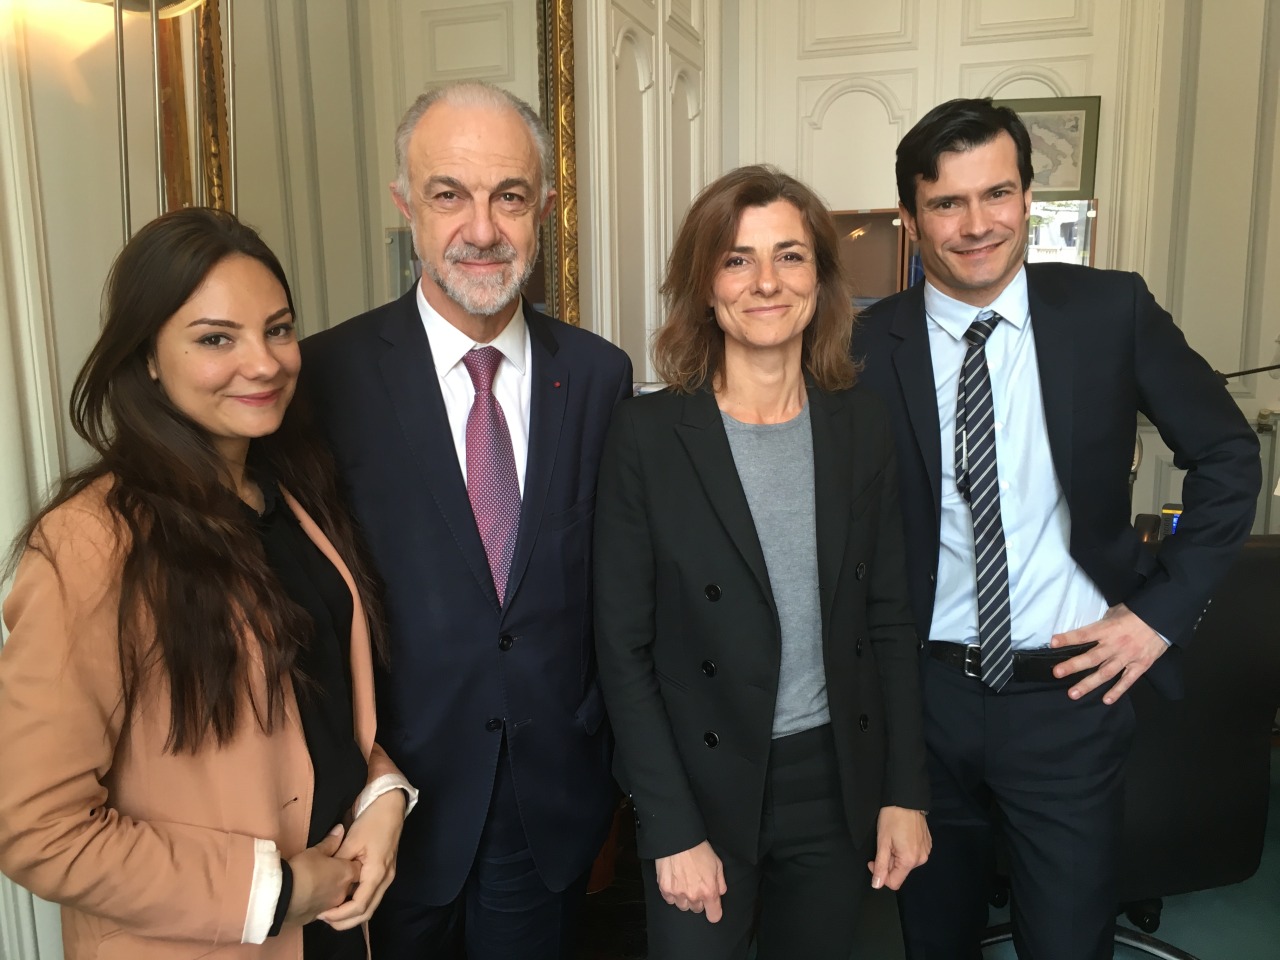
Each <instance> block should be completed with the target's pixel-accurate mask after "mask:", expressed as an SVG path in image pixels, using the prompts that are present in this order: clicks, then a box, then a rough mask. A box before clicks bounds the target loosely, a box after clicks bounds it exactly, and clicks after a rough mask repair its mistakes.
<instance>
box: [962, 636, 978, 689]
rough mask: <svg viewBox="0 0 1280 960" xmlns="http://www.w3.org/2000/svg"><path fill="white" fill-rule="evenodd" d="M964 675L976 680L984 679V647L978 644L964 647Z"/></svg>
mask: <svg viewBox="0 0 1280 960" xmlns="http://www.w3.org/2000/svg"><path fill="white" fill-rule="evenodd" d="M964 675H965V676H966V677H973V678H974V679H975V680H981V679H982V647H981V646H979V645H978V644H976V643H966V644H965V646H964Z"/></svg>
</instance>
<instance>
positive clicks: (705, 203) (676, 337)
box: [653, 164, 858, 393]
mask: <svg viewBox="0 0 1280 960" xmlns="http://www.w3.org/2000/svg"><path fill="white" fill-rule="evenodd" d="M776 200H785V201H786V202H787V203H790V204H791V205H792V206H793V207H795V208H796V209H797V210H798V211H799V212H800V217H801V219H802V220H804V224H805V227H806V228H807V229H808V231H809V237H810V239H811V240H812V242H813V255H814V261H815V264H816V266H817V270H818V305H817V309H816V311H815V313H814V317H813V320H812V321H810V323H809V325H808V326H807V327H805V331H804V336H803V339H802V352H801V363H802V364H803V366H804V370H805V372H806V373H808V374H809V376H811V377H812V378H813V379H814V382H816V383H817V384H818V386H819V387H821V388H822V389H824V390H843V389H846V388H848V387H851V386H853V384H854V381H855V380H856V379H857V375H858V366H857V364H855V363H854V362H853V360H852V359H850V356H849V341H850V338H851V337H852V336H853V322H854V309H853V296H852V293H851V292H850V287H849V283H848V279H847V278H846V277H845V272H844V267H843V266H842V265H841V262H840V252H839V251H840V247H839V239H838V236H837V234H836V228H835V224H834V223H833V222H832V220H831V214H830V213H829V212H828V211H827V208H826V207H825V206H824V205H823V203H822V201H821V200H820V199H818V195H817V194H815V193H814V192H813V191H812V190H810V189H809V188H808V187H807V186H805V185H804V184H803V183H801V182H800V181H799V180H797V179H796V178H795V177H791V176H788V175H787V174H785V173H783V172H782V171H781V170H778V169H777V168H775V167H771V166H766V165H763V164H760V165H756V166H750V167H739V168H738V169H736V170H730V171H729V172H728V173H726V174H725V175H724V176H722V177H720V178H719V179H718V180H716V181H714V182H713V183H710V184H708V185H707V186H706V188H704V189H703V191H702V192H701V193H700V194H698V196H697V199H695V200H694V201H693V205H692V206H691V207H690V208H689V212H688V213H686V214H685V217H684V222H683V223H681V224H680V230H679V232H677V234H676V241H675V244H674V245H673V246H672V247H671V256H670V257H669V258H668V259H667V276H666V279H665V280H663V282H662V295H663V299H664V300H665V301H666V306H667V319H666V321H665V322H664V323H663V325H662V326H661V327H659V328H658V331H657V333H656V334H655V336H654V340H653V365H654V367H655V368H656V369H657V371H658V376H659V377H661V378H662V379H663V380H665V381H666V382H667V383H669V384H671V385H672V386H673V387H675V389H676V390H677V391H679V392H681V393H691V392H692V391H694V390H696V389H698V388H699V387H701V386H703V385H704V384H714V382H715V378H716V376H717V374H719V373H721V372H722V371H721V367H722V366H723V365H724V331H723V330H721V329H720V325H719V324H718V323H717V322H716V318H715V316H714V314H713V313H712V312H711V311H710V310H709V308H708V307H707V299H708V297H710V296H711V290H712V287H713V286H714V284H715V280H716V274H717V272H718V271H719V270H720V267H721V265H722V262H723V260H724V255H725V254H726V253H728V252H729V250H730V248H731V247H732V246H733V243H734V239H735V238H736V237H737V234H738V221H739V220H740V219H741V218H742V211H743V210H745V209H747V207H766V206H768V205H769V204H771V203H773V202H774V201H776Z"/></svg>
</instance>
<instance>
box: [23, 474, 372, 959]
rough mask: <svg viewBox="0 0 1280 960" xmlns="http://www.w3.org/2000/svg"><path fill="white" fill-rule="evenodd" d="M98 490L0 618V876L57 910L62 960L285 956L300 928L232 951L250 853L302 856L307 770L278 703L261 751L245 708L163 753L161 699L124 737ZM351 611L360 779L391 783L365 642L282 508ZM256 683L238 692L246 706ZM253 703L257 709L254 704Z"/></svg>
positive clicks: (36, 560)
mask: <svg viewBox="0 0 1280 960" xmlns="http://www.w3.org/2000/svg"><path fill="white" fill-rule="evenodd" d="M106 489H107V481H101V482H99V483H97V484H95V485H93V486H92V487H90V488H89V489H88V490H86V491H84V492H83V493H82V494H80V495H79V496H77V497H75V498H73V499H72V500H71V501H69V502H68V503H66V504H64V505H62V506H61V507H59V508H58V509H57V510H55V511H53V512H52V513H50V514H49V515H48V516H47V517H46V518H45V520H44V521H43V523H42V525H41V529H40V533H39V536H41V537H42V538H43V541H44V543H45V545H46V550H45V553H47V554H48V557H46V556H45V555H44V554H42V553H40V552H37V551H35V550H31V549H28V550H27V552H26V554H25V555H24V556H23V558H22V561H21V563H20V565H19V567H18V572H17V576H16V579H15V581H14V586H13V591H12V593H11V594H10V595H9V597H8V599H7V600H6V602H5V604H4V622H5V625H6V626H7V627H8V629H9V631H10V636H9V639H8V642H7V644H6V645H5V647H4V649H3V651H2V652H0V871H3V872H4V873H5V874H6V875H8V876H9V877H11V878H12V879H13V880H15V881H16V882H17V883H19V884H21V885H22V886H24V887H27V888H28V889H29V890H31V891H32V892H33V893H35V894H37V895H39V896H41V897H44V898H45V899H47V900H52V901H56V902H59V903H61V904H62V905H63V908H62V926H63V944H64V948H65V952H66V956H67V960H82V958H89V957H93V958H99V960H117V958H118V960H160V958H164V960H171V958H172V960H178V958H193V957H205V956H215V957H218V958H224V957H225V958H234V957H254V958H296V957H299V956H300V955H301V953H302V936H301V930H300V928H298V927H294V926H289V927H285V929H284V931H283V932H282V933H281V934H280V935H279V936H278V937H273V938H270V939H269V940H268V941H267V942H266V943H265V944H262V945H260V946H255V945H241V943H240V941H241V937H242V935H243V933H244V926H245V917H246V913H247V910H248V899H249V889H250V884H251V882H252V879H253V868H254V838H262V839H268V840H273V841H275V843H276V845H277V846H278V847H279V849H280V852H281V855H282V856H284V857H290V856H293V855H294V854H296V853H298V852H299V851H301V850H302V849H303V847H304V846H305V844H306V837H307V829H308V825H309V822H310V817H311V795H312V785H313V780H312V769H311V760H310V757H309V755H308V753H307V747H306V742H305V740H304V738H303V734H302V727H301V723H300V721H299V719H298V710H297V704H296V702H295V700H294V698H293V695H292V693H291V692H290V693H289V695H288V697H287V705H286V722H285V723H283V724H281V725H279V726H278V727H277V729H276V731H275V732H274V733H272V734H270V735H267V734H265V733H264V732H263V731H262V730H261V728H260V727H259V726H258V725H257V723H256V722H255V721H254V720H253V716H252V713H251V711H249V710H243V711H241V713H240V716H241V717H242V718H243V719H242V720H241V723H240V729H239V731H238V732H237V733H236V735H235V736H234V738H233V739H232V740H231V741H230V742H229V743H228V744H226V745H225V746H223V747H217V746H214V745H207V746H205V747H203V748H202V749H201V750H200V751H199V752H198V753H196V754H195V755H191V754H181V755H174V754H173V753H170V752H166V750H165V749H164V744H165V740H166V737H167V735H168V731H169V708H168V699H169V696H168V689H167V686H166V685H165V684H164V683H162V682H153V683H151V684H150V685H149V686H148V688H147V689H145V690H144V691H142V693H141V695H140V696H139V699H138V701H137V705H136V708H135V710H134V714H133V718H132V720H131V722H130V723H129V724H128V725H127V726H126V725H124V724H123V723H122V719H123V717H122V714H123V710H122V704H121V700H122V697H121V671H120V663H119V656H118V653H117V646H116V632H117V631H116V616H117V611H118V606H119V573H120V546H119V538H118V536H117V535H116V533H115V532H114V531H113V527H112V523H111V520H110V513H109V512H108V509H107V507H106V505H105V503H104V500H103V495H104V492H105V490H106ZM286 500H287V501H288V504H289V507H290V508H291V509H292V510H293V512H294V514H295V515H296V516H297V518H298V520H299V522H300V523H301V525H302V528H303V529H304V530H305V531H306V533H307V534H308V536H310V538H311V539H312V540H313V541H315V543H316V545H317V546H318V547H319V548H320V550H321V551H322V552H323V553H324V554H325V555H326V556H327V557H328V558H329V559H330V560H331V561H332V562H333V564H334V566H335V567H337V569H338V570H339V571H340V572H341V573H342V575H343V577H344V578H345V579H346V581H347V584H348V586H350V587H351V588H352V595H353V597H355V615H354V618H353V621H352V625H351V679H352V689H353V691H354V697H353V699H354V718H355V733H356V740H357V741H358V743H359V744H360V747H361V749H362V750H363V751H364V753H365V755H366V756H367V757H368V759H369V779H370V780H372V779H373V778H375V777H377V776H379V775H381V774H384V773H394V772H396V770H395V767H394V766H393V765H392V763H391V761H390V760H389V759H388V758H387V756H386V754H385V753H383V751H382V749H381V748H380V747H379V746H377V744H375V743H374V740H373V738H374V727H375V718H374V700H373V667H372V655H371V652H370V646H369V633H368V629H367V626H366V622H365V619H364V613H363V610H362V608H361V605H360V601H359V597H358V595H356V591H355V588H354V584H353V582H352V579H351V575H350V573H349V571H348V570H347V568H346V566H345V565H344V564H343V562H342V561H341V559H340V558H339V557H338V555H337V552H336V551H335V550H334V548H333V546H332V545H331V544H330V543H329V541H328V540H327V539H326V538H325V537H324V535H323V534H322V533H321V532H320V530H319V528H318V527H317V526H316V524H315V522H314V521H313V520H312V519H311V518H310V517H308V516H307V515H306V513H305V512H303V510H302V508H301V507H300V506H299V505H298V503H297V502H296V501H295V500H293V498H291V497H289V496H288V495H287V494H286ZM264 682H265V678H264V677H263V675H262V673H261V671H259V672H258V673H257V674H256V675H255V677H254V680H253V683H254V685H255V687H256V692H257V693H259V694H261V693H262V692H263V690H264V689H265V687H264V686H263V685H264ZM259 702H262V701H259Z"/></svg>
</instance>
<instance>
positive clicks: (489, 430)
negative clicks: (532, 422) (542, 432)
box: [462, 347, 520, 603]
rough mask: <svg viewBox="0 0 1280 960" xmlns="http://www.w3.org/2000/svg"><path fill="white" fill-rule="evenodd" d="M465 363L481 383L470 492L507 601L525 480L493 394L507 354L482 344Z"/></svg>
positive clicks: (470, 418) (473, 420)
mask: <svg viewBox="0 0 1280 960" xmlns="http://www.w3.org/2000/svg"><path fill="white" fill-rule="evenodd" d="M462 362H463V363H464V364H465V365H466V368H467V373H469V374H471V382H472V384H474V385H475V388H476V397H475V400H473V401H472V403H471V412H470V413H468V414H467V496H468V497H470V499H471V512H472V513H474V514H475V517H476V526H477V527H478V528H479V530H480V539H481V540H482V541H483V542H484V552H485V553H486V554H488V557H489V571H490V572H491V573H492V574H493V585H494V587H496V588H497V590H498V602H499V603H501V602H503V601H504V600H505V599H506V593H507V573H508V572H509V571H510V570H511V556H512V554H513V553H515V549H516V531H517V530H518V529H519V527H520V481H519V479H518V477H517V475H516V458H515V455H514V454H513V453H512V452H511V431H510V430H508V429H507V418H506V417H504V416H503V415H502V407H500V406H499V405H498V401H497V398H495V397H494V395H493V377H494V374H496V373H497V372H498V365H499V364H500V363H502V354H501V353H500V352H499V351H498V349H497V348H496V347H481V348H480V349H479V350H469V351H467V353H466V354H465V355H464V356H463V358H462Z"/></svg>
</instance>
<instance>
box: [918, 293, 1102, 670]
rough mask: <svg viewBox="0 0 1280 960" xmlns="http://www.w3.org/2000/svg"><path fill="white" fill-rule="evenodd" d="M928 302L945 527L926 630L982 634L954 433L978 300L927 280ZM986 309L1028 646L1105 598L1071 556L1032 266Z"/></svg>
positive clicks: (1019, 625)
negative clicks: (965, 299)
mask: <svg viewBox="0 0 1280 960" xmlns="http://www.w3.org/2000/svg"><path fill="white" fill-rule="evenodd" d="M924 308H925V314H926V316H927V317H928V328H929V352H930V353H931V355H932V358H933V382H934V384H935V385H936V387H937V392H938V425H939V427H940V428H941V436H942V450H941V453H942V530H941V543H940V550H939V554H938V591H937V599H936V601H935V602H934V607H933V623H932V624H931V625H930V628H929V639H930V640H946V641H951V642H954V643H977V642H978V641H977V637H978V588H977V580H976V572H975V570H974V555H973V523H972V521H971V519H970V516H969V505H968V504H967V503H965V500H964V497H962V496H961V495H960V491H959V490H958V489H957V488H956V465H955V433H956V392H957V389H958V386H959V377H960V367H961V364H962V363H963V362H964V355H965V351H966V349H967V344H966V342H965V339H964V334H965V331H966V330H968V329H969V325H970V324H972V323H973V321H974V320H976V319H977V318H978V314H979V313H981V312H982V310H981V309H980V308H978V307H974V306H970V305H969V304H967V303H961V302H960V301H959V300H954V299H952V298H951V297H948V296H947V295H946V294H944V293H942V292H941V291H940V290H938V289H937V288H935V287H934V286H933V285H932V284H929V283H926V284H925V289H924ZM985 309H990V310H994V311H995V312H996V313H998V314H1000V316H1001V317H1003V318H1004V319H1002V320H1001V321H1000V323H999V324H997V325H996V328H995V330H994V331H993V332H992V334H991V337H990V338H989V339H988V340H987V366H988V367H989V368H990V371H991V390H992V399H993V401H994V404H995V417H996V466H997V470H998V472H999V475H1000V519H1001V522H1002V523H1003V525H1004V537H1005V550H1006V553H1007V555H1008V559H1009V603H1010V611H1011V617H1012V625H1013V648H1014V649H1015V650H1028V649H1032V648H1036V647H1044V646H1047V645H1048V643H1049V640H1050V638H1051V637H1052V636H1053V635H1054V634H1055V633H1061V632H1062V631H1064V630H1074V629H1075V628H1077V627H1082V626H1085V625H1086V624H1090V623H1093V622H1094V621H1096V620H1099V619H1101V617H1102V615H1103V614H1104V613H1106V611H1107V602H1106V600H1105V598H1104V597H1103V596H1102V593H1101V591H1099V590H1098V588H1097V586H1096V585H1095V584H1094V582H1093V581H1092V580H1090V579H1089V577H1088V575H1087V574H1085V572H1084V571H1083V570H1082V569H1081V568H1080V565H1079V564H1077V563H1076V562H1075V560H1074V559H1072V557H1071V551H1070V542H1071V514H1070V511H1069V509H1068V507H1067V501H1066V497H1065V496H1064V495H1063V493H1062V487H1061V486H1060V485H1059V484H1058V477H1057V474H1056V473H1055V472H1054V469H1053V457H1052V454H1051V452H1050V449H1049V433H1048V429H1047V427H1046V425H1045V416H1044V402H1043V398H1042V396H1041V393H1040V369H1039V367H1038V366H1037V361H1036V342H1035V337H1034V336H1033V335H1032V332H1031V324H1032V317H1031V309H1030V305H1029V304H1028V301H1027V272H1026V270H1025V269H1023V270H1020V271H1019V272H1018V274H1017V276H1015V277H1014V278H1013V280H1011V281H1010V282H1009V285H1008V286H1007V287H1005V289H1004V290H1003V291H1002V292H1001V293H1000V296H999V297H997V298H996V300H995V302H993V303H992V304H990V305H989V307H987V308H985ZM1050 362H1052V358H1050Z"/></svg>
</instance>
